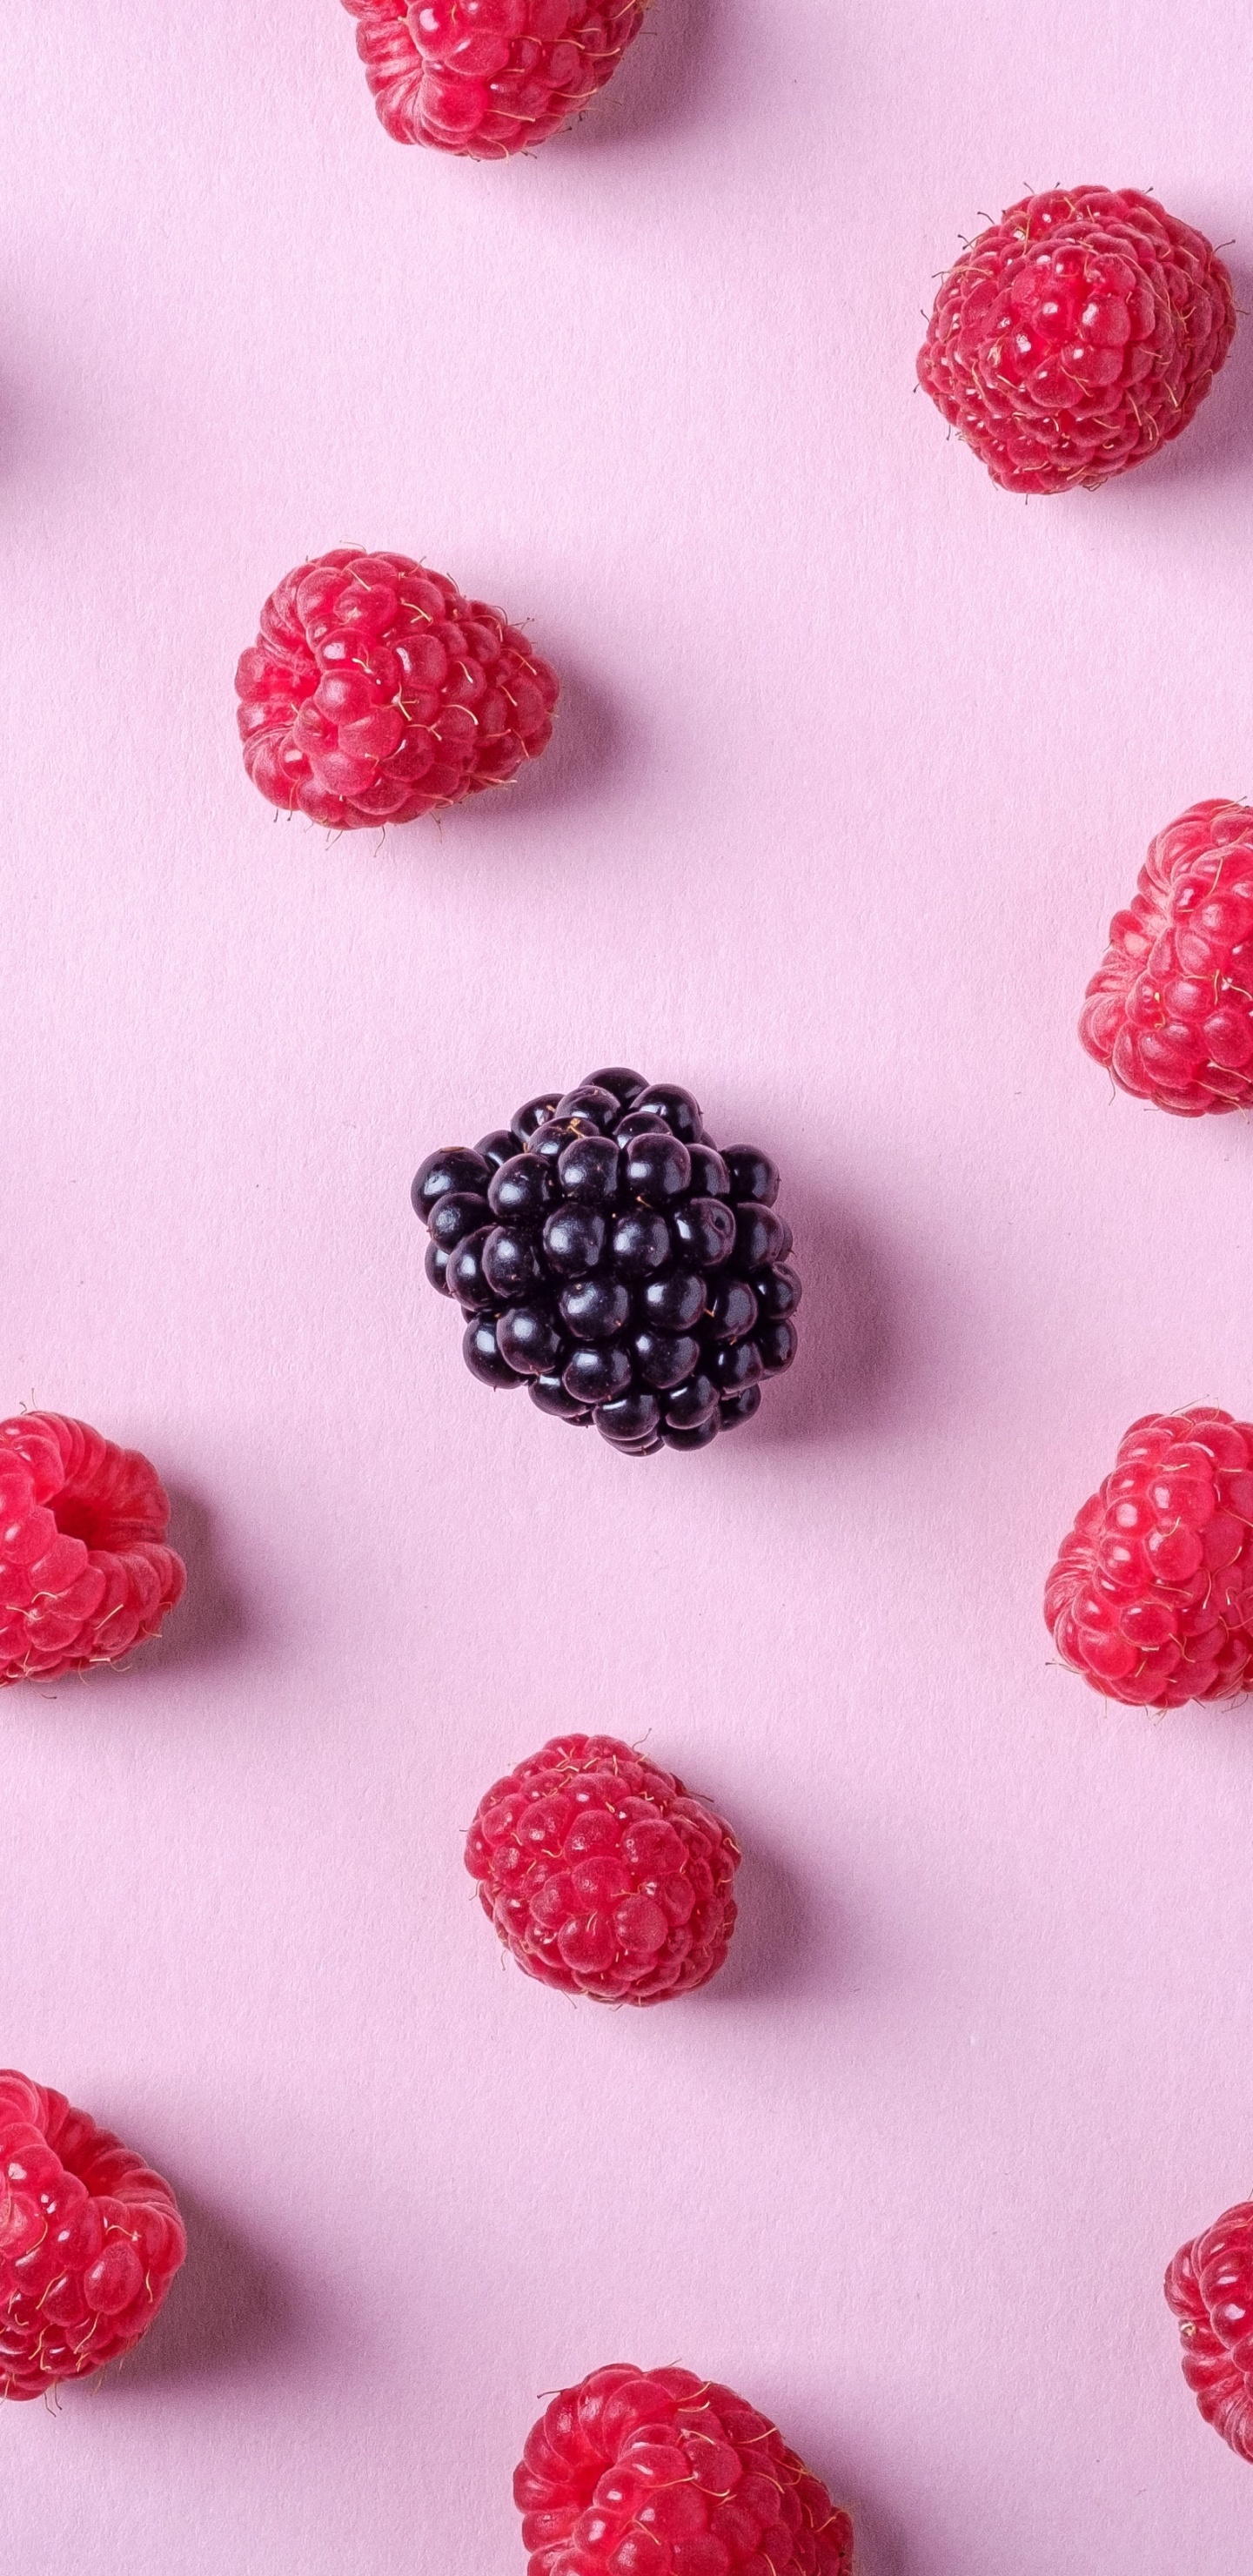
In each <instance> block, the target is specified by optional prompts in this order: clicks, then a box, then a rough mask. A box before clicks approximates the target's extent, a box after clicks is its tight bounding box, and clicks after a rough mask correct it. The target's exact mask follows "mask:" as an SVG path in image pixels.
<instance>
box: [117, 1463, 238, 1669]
mask: <svg viewBox="0 0 1253 2576" xmlns="http://www.w3.org/2000/svg"><path fill="white" fill-rule="evenodd" d="M166 1492H167V1494H168V1495H169V1498H170V1545H171V1547H172V1548H174V1549H175V1550H176V1551H177V1553H178V1555H179V1556H181V1558H182V1560H183V1563H184V1565H185V1566H186V1568H187V1589H186V1591H185V1592H184V1594H183V1597H182V1600H181V1601H180V1602H179V1605H178V1608H177V1609H176V1610H173V1611H171V1613H170V1616H169V1618H168V1619H167V1620H166V1621H165V1624H164V1626H163V1628H162V1630H161V1634H160V1636H159V1637H157V1638H154V1640H153V1642H152V1644H151V1645H150V1646H145V1647H144V1648H143V1650H142V1653H141V1654H140V1655H137V1656H136V1658H135V1662H134V1664H133V1666H128V1667H127V1669H128V1670H133V1671H137V1672H139V1671H142V1672H146V1673H154V1672H157V1671H161V1672H170V1671H172V1670H173V1669H174V1668H175V1667H176V1666H179V1665H183V1664H207V1663H219V1662H222V1661H223V1660H225V1659H226V1658H228V1657H229V1656H231V1655H234V1654H237V1653H238V1652H239V1651H240V1649H241V1647H243V1646H244V1645H245V1644H246V1643H247V1641H248V1638H249V1636H250V1633H251V1630H250V1622H249V1618H248V1614H247V1612H246V1610H245V1607H244V1603H243V1601H242V1599H241V1597H240V1594H239V1592H238V1590H237V1588H236V1586H235V1584H234V1582H233V1580H232V1578H231V1577H230V1576H229V1575H228V1574H227V1572H226V1571H225V1569H224V1567H223V1565H222V1562H221V1558H220V1554H219V1551H218V1548H217V1545H216V1542H215V1535H214V1524H213V1517H212V1514H211V1513H210V1511H209V1509H208V1507H207V1505H206V1504H204V1503H202V1502H201V1501H200V1499H199V1496H198V1495H196V1494H192V1493H190V1492H189V1491H188V1490H187V1488H186V1487H185V1486H182V1485H171V1484H167V1485H166Z"/></svg>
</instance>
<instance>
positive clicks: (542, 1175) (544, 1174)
mask: <svg viewBox="0 0 1253 2576" xmlns="http://www.w3.org/2000/svg"><path fill="white" fill-rule="evenodd" d="M556 1203H557V1184H556V1181H555V1180H554V1178H553V1175H552V1173H551V1172H550V1171H549V1169H548V1165H547V1164H546V1163H541V1162H540V1161H539V1159H538V1157H537V1156H536V1155H535V1154H512V1155H511V1156H510V1158H509V1161H508V1162H507V1163H502V1164H501V1165H500V1167H499V1169H498V1170H497V1171H496V1172H494V1173H493V1175H492V1182H491V1187H490V1189H489V1190H488V1193H487V1204H488V1206H489V1207H490V1208H491V1210H492V1213H493V1215H495V1216H498V1217H500V1218H501V1220H502V1222H504V1223H506V1224H508V1223H516V1224H522V1225H539V1224H541V1223H542V1221H543V1219H544V1218H545V1217H546V1216H547V1214H548V1211H549V1209H550V1208H551V1207H555V1206H556ZM431 1231H432V1233H433V1232H434V1227H432V1229H431Z"/></svg>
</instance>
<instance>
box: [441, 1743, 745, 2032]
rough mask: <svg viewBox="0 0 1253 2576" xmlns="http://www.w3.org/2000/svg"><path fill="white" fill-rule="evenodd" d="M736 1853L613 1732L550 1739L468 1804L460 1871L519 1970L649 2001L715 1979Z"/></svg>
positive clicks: (622, 1999)
mask: <svg viewBox="0 0 1253 2576" xmlns="http://www.w3.org/2000/svg"><path fill="white" fill-rule="evenodd" d="M739 1865H740V1850H739V1845H738V1843H737V1842H736V1839H735V1836H734V1834H733V1833H732V1831H731V1828H730V1826H729V1825H725V1824H723V1822H722V1819H721V1817H719V1816H716V1815H715V1814H714V1813H713V1811H712V1809H711V1808H709V1807H706V1806H705V1805H704V1804H703V1802H702V1801H701V1800H699V1799H697V1798H694V1797H692V1795H691V1793H690V1792H689V1791H688V1790H687V1789H685V1787H684V1785H683V1782H682V1781H681V1780H679V1779H676V1777H675V1776H674V1774H673V1772H670V1771H662V1770H660V1769H659V1768H658V1766H657V1764H656V1763H655V1762H646V1761H645V1760H644V1759H643V1757H642V1755H640V1754H638V1753H634V1752H632V1750H631V1747H630V1745H629V1744H622V1743H619V1742H618V1740H617V1738H616V1737H615V1736H612V1735H558V1736H555V1737H554V1738H553V1741H552V1742H551V1744H546V1745H545V1746H544V1748H543V1751H542V1752H540V1753H535V1754H532V1756H531V1758H530V1760H529V1761H527V1762H520V1763H519V1764H518V1767H517V1770H516V1771H511V1772H510V1774H509V1776H508V1778H507V1779H505V1780H498V1781H497V1782H496V1784H495V1786H494V1787H493V1788H491V1789H489V1790H488V1791H487V1794H486V1796H485V1797H484V1798H482V1799H481V1800H480V1802H479V1806H478V1810H477V1812H476V1815H475V1818H474V1822H473V1824H472V1825H471V1827H470V1832H469V1836H468V1839H467V1842H466V1868H467V1869H468V1870H469V1872H470V1876H471V1877H472V1878H473V1879H476V1880H477V1881H478V1890H479V1903H480V1904H481V1906H482V1908H483V1911H484V1913H485V1914H486V1915H487V1916H488V1919H489V1921H491V1922H492V1923H494V1924H495V1926H496V1930H497V1932H498V1933H499V1934H500V1938H501V1940H502V1941H503V1942H504V1944H505V1947H506V1949H507V1950H510V1951H512V1953H513V1956H514V1958H515V1959H516V1960H517V1962H518V1965H519V1967H520V1968H525V1970H526V1972H527V1975H528V1976H530V1977H538V1978H539V1980H540V1982H541V1984H543V1985H546V1986H559V1987H560V1988H561V1990H562V1992H563V1993H564V1994H568V1995H591V1996H593V1997H595V1999H596V2001H597V2002H599V2003H613V2004H655V2003H663V2002H664V2001H665V2000H666V1999H667V1997H669V1996H671V1995H687V1994H691V1993H693V1992H694V1990H695V1988H696V1987H697V1986H703V1985H706V1984H707V1983H708V1981H709V1979H710V1977H712V1976H715V1975H716V1974H717V1971H718V1969H719V1968H720V1967H721V1966H722V1963H723V1960H724V1959H725V1957H726V1955H727V1947H728V1944H729V1942H730V1939H731V1934H732V1931H733V1929H734V1926H735V1899H734V1897H733V1895H732V1893H731V1890H732V1885H733V1882H734V1879H735V1873H736V1870H737V1869H738V1868H739Z"/></svg>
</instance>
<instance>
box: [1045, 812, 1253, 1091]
mask: <svg viewBox="0 0 1253 2576" xmlns="http://www.w3.org/2000/svg"><path fill="white" fill-rule="evenodd" d="M1079 1035H1080V1037H1081V1038H1082V1040H1083V1043H1084V1045H1085V1047H1086V1048H1087V1050H1088V1053H1089V1055H1093V1056H1095V1057H1096V1060H1097V1063H1098V1064H1104V1065H1108V1067H1109V1070H1110V1072H1111V1073H1112V1074H1113V1077H1114V1080H1115V1082H1118V1083H1121V1085H1122V1088H1123V1090H1124V1091H1131V1092H1134V1093H1135V1094H1136V1097H1137V1098H1138V1099H1140V1100H1152V1101H1155V1102H1156V1104H1157V1107H1158V1108H1159V1109H1170V1110H1173V1111H1174V1113H1175V1115H1176V1117H1179V1118H1200V1117H1202V1116H1203V1115H1204V1114H1205V1112H1206V1111H1207V1110H1223V1109H1243V1108H1245V1107H1246V1106H1247V1104H1248V1102H1249V1101H1250V1100H1253V809H1251V808H1250V807H1249V806H1247V805H1231V804H1228V803H1227V801H1226V799H1225V798H1224V797H1221V796H1211V797H1209V798H1208V799H1207V800H1206V802H1205V803H1204V804H1202V805H1190V806H1189V807H1188V811H1187V813H1186V814H1181V815H1180V817H1179V820H1178V822H1177V823H1168V824H1167V826H1166V829H1165V831H1164V832H1159V833H1158V835H1157V839H1156V840H1155V841H1151V842H1150V844H1149V855H1148V858H1147V860H1146V861H1145V864H1144V866H1143V867H1142V868H1141V870H1140V879H1139V890H1138V892H1137V893H1136V895H1135V896H1134V898H1133V900H1132V904H1131V908H1130V910H1129V911H1128V912H1116V913H1115V915H1114V918H1113V920H1112V921H1111V923H1110V926H1109V947H1108V948H1107V950H1106V952H1105V956H1104V958H1103V959H1102V962H1101V964H1100V966H1099V967H1098V968H1097V971H1096V973H1095V975H1094V976H1093V978H1092V981H1091V983H1090V984H1089V986H1088V994H1087V1000H1086V1002H1085V1003H1084V1006H1083V1016H1082V1018H1081V1020H1080V1022H1079Z"/></svg>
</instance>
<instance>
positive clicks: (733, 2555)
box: [513, 2362, 853, 2576]
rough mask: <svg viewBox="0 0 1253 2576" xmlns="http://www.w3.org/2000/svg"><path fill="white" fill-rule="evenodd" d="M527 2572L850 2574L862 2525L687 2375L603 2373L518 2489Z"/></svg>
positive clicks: (558, 2407)
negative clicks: (855, 2534)
mask: <svg viewBox="0 0 1253 2576" xmlns="http://www.w3.org/2000/svg"><path fill="white" fill-rule="evenodd" d="M513 2496H514V2502H515V2504H516V2505H517V2506H518V2509H519V2511H520V2513H521V2514H522V2516H523V2523H522V2539H523V2543H524V2545H525V2547H526V2548H527V2549H528V2550H529V2551H530V2553H531V2554H530V2559H529V2561H528V2576H600V2571H601V2570H604V2571H605V2576H733V2571H736V2570H738V2571H739V2576H850V2571H851V2569H852V2564H853V2526H852V2523H851V2522H850V2521H849V2518H848V2515H847V2514H846V2513H843V2512H841V2511H840V2509H839V2507H838V2506H837V2505H833V2504H832V2502H831V2498H830V2496H829V2495H828V2494H827V2491H826V2488H825V2487H824V2486H822V2485H821V2484H820V2482H819V2480H818V2479H817V2478H813V2477H811V2476H810V2474H809V2471H808V2470H807V2469H806V2468H805V2467H804V2466H803V2465H802V2463H801V2461H800V2460H798V2459H797V2457H796V2453H795V2452H794V2451H789V2449H788V2448H787V2445H786V2443H785V2442H784V2440H783V2437H782V2435H781V2434H780V2433H779V2432H778V2431H777V2430H776V2428H775V2426H774V2425H773V2424H772V2423H770V2421H769V2419H768V2418H767V2417H766V2416H765V2415H759V2414H758V2413H757V2411H756V2409H755V2408H754V2407H752V2406H746V2405H745V2403H744V2400H743V2398H742V2397H737V2396H736V2395H735V2393H734V2391H733V2390H732V2389H730V2388H719V2387H717V2386H716V2385H715V2383H714V2382H713V2381H711V2380H708V2379H698V2378H697V2377H696V2375H695V2372H694V2371H690V2370H649V2371H643V2370H635V2369H633V2368H632V2367H631V2365H630V2363H628V2362H618V2363H614V2364H612V2365H611V2366H610V2368H609V2369H607V2370H594V2371H593V2372H592V2374H591V2377H590V2378H589V2379H585V2380H583V2381H582V2382H581V2384H580V2386H579V2387H578V2388H563V2389H562V2391H561V2394H560V2396H558V2397H554V2399H553V2401H552V2404H551V2406H549V2407H548V2409H547V2411H546V2412H545V2413H544V2414H543V2415H541V2417H540V2420H539V2422H538V2424H535V2425H533V2426H532V2429H531V2432H530V2434H529V2436H528V2438H527V2444H526V2449H525V2451H524V2452H523V2454H522V2459H521V2462H520V2464H519V2467H518V2468H517V2470H516V2471H515V2474H514V2481H513Z"/></svg>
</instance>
